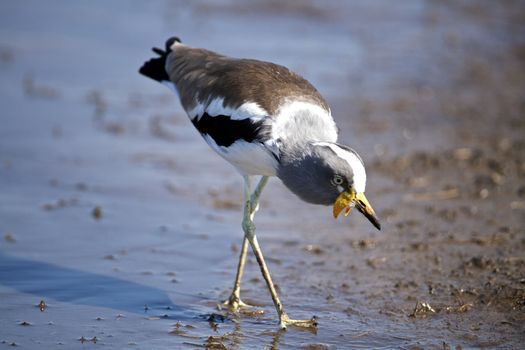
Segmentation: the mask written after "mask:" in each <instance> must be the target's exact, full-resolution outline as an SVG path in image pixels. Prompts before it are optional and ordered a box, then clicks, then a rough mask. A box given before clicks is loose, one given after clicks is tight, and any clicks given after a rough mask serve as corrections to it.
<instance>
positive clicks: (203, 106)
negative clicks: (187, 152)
mask: <svg viewBox="0 0 525 350" xmlns="http://www.w3.org/2000/svg"><path fill="white" fill-rule="evenodd" d="M186 112H187V113H188V116H189V117H190V118H192V119H193V118H195V117H197V119H198V118H200V117H202V115H203V114H204V113H205V112H206V113H208V115H209V116H211V117H215V116H218V115H226V116H229V117H230V118H231V119H234V120H242V119H248V118H251V119H253V120H260V119H263V118H266V117H268V112H267V111H266V110H265V109H264V108H262V107H261V106H259V105H258V104H257V103H256V102H245V103H243V104H242V105H240V106H239V107H237V108H231V107H225V106H224V98H223V97H217V98H214V99H213V100H211V101H210V102H209V103H197V104H196V105H195V107H193V108H192V109H191V110H188V111H186Z"/></svg>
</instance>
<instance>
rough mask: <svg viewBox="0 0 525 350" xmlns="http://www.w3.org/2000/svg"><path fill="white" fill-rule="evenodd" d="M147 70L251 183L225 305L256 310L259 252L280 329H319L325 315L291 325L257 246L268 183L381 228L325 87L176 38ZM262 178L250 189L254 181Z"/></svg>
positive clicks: (275, 67)
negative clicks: (253, 289)
mask: <svg viewBox="0 0 525 350" xmlns="http://www.w3.org/2000/svg"><path fill="white" fill-rule="evenodd" d="M152 51H153V52H154V53H155V54H156V56H155V57H153V58H151V59H149V60H148V61H146V62H145V63H144V64H143V65H142V66H141V67H140V69H139V73H140V74H142V75H144V76H146V77H149V78H151V79H153V80H155V81H157V82H159V83H161V84H163V85H165V86H167V87H168V88H170V89H171V90H173V91H174V92H175V94H176V95H178V98H179V100H180V103H181V105H182V107H183V109H184V110H185V112H186V114H187V116H188V117H189V119H190V121H191V123H192V124H193V125H194V127H195V128H196V129H197V131H198V132H199V133H200V134H201V136H202V137H203V138H204V140H205V141H206V142H207V143H208V145H209V146H210V147H211V148H212V149H213V150H214V151H215V152H216V153H218V154H219V155H220V156H221V157H222V158H224V159H225V160H226V161H228V162H229V163H231V164H232V165H233V166H234V167H235V168H236V169H237V170H238V171H239V173H240V174H241V175H242V177H243V180H244V186H243V189H244V202H243V203H244V205H243V219H242V225H241V227H242V229H243V232H244V238H243V243H242V247H241V253H240V257H239V262H238V266H237V271H236V276H235V281H234V285H233V289H232V292H231V295H230V297H229V298H228V299H227V300H226V301H225V302H224V304H225V305H226V306H228V307H229V309H230V310H233V311H238V310H239V309H240V308H242V307H248V306H249V305H247V304H245V303H244V302H243V301H242V300H241V297H240V285H241V278H242V274H243V269H244V264H245V259H246V254H247V251H248V246H250V247H251V249H252V251H253V253H254V255H255V258H256V260H257V263H258V265H259V267H260V270H261V273H262V275H263V277H264V280H265V282H266V285H267V287H268V289H269V292H270V294H271V297H272V301H273V304H274V306H275V309H276V311H277V315H278V318H279V327H280V328H281V329H286V328H287V327H288V326H297V327H306V328H311V327H314V328H315V327H317V318H316V317H315V316H314V317H312V318H311V319H307V320H296V319H292V318H290V317H289V316H288V314H287V313H286V311H285V309H284V306H283V304H282V303H281V301H280V299H279V296H278V295H277V291H276V289H275V285H274V283H273V281H272V278H271V275H270V272H269V270H268V266H267V265H266V262H265V259H264V256H263V253H262V250H261V247H260V245H259V242H258V239H257V235H256V231H255V224H254V217H255V213H256V212H257V211H258V209H259V199H260V197H261V193H262V192H263V190H264V188H265V186H266V184H267V183H268V179H269V178H270V177H272V176H273V177H277V178H279V179H280V180H281V181H282V183H283V184H284V185H285V186H286V187H287V188H288V189H289V190H290V191H291V192H292V193H294V194H295V195H297V196H298V197H299V198H300V199H302V200H303V201H306V202H308V203H313V204H319V205H325V206H326V205H331V206H332V214H333V217H334V218H337V217H338V216H339V215H340V213H341V212H343V210H344V215H345V216H346V215H348V214H349V212H350V210H351V209H352V208H354V207H355V208H356V209H357V210H358V211H359V212H361V213H362V214H364V216H365V217H366V218H367V219H368V220H369V221H370V222H371V223H372V224H373V225H374V226H375V227H376V228H377V229H378V230H380V229H381V225H380V222H379V219H378V217H377V215H376V214H375V212H374V209H373V208H372V206H371V205H370V203H369V201H368V200H367V198H366V196H365V194H364V192H365V187H366V171H365V167H364V163H363V160H362V159H361V157H360V156H359V155H358V154H357V152H356V151H355V150H353V149H352V148H350V147H348V146H345V145H343V144H340V143H337V138H338V128H337V126H336V124H335V121H334V119H333V118H332V115H331V111H330V107H329V105H328V103H327V102H326V100H325V99H324V98H323V97H322V96H321V94H320V93H319V92H318V91H317V89H316V88H315V87H314V86H313V85H312V84H311V83H309V82H308V81H307V80H306V79H304V78H303V77H301V76H300V75H298V74H296V73H294V72H293V71H291V70H290V69H288V68H286V67H284V66H281V65H278V64H274V63H270V62H265V61H260V60H256V59H245V58H232V57H228V56H225V55H222V54H219V53H216V52H213V51H210V50H207V49H203V48H194V47H190V46H187V45H186V44H183V43H182V42H181V40H180V39H179V38H178V37H171V38H169V39H168V40H167V41H166V43H165V48H164V49H160V48H158V47H153V48H152ZM257 179H258V183H257V185H256V186H255V187H254V188H253V190H252V182H253V181H255V180H257Z"/></svg>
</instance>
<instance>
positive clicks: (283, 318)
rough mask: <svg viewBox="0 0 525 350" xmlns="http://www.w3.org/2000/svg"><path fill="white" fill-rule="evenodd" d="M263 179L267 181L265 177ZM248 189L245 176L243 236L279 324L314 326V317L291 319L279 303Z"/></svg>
mask: <svg viewBox="0 0 525 350" xmlns="http://www.w3.org/2000/svg"><path fill="white" fill-rule="evenodd" d="M263 180H264V177H263V179H262V180H261V181H263ZM265 181H267V179H266V180H265ZM259 184H260V183H259ZM263 187H264V185H263ZM249 189H250V182H249V178H248V177H245V198H246V202H245V207H244V218H243V222H242V228H243V230H244V237H245V238H246V239H248V242H250V245H251V247H252V250H253V253H254V254H255V258H256V259H257V263H258V264H259V267H260V269H261V273H262V275H263V277H264V280H265V281H266V285H267V286H268V289H269V291H270V294H271V296H272V300H273V304H274V306H275V310H276V311H277V315H278V316H279V326H280V327H281V328H282V329H286V327H287V326H290V325H293V326H297V327H308V328H314V327H316V326H317V322H316V320H315V318H312V319H310V320H292V319H290V318H289V317H288V315H287V314H286V312H285V311H284V307H283V305H282V304H281V301H280V300H279V296H278V295H277V291H276V290H275V286H274V284H273V281H272V277H271V276H270V271H269V270H268V267H267V266H266V262H265V261H264V256H263V253H262V250H261V247H260V246H259V242H258V241H257V236H256V235H255V225H254V223H253V217H254V214H255V210H253V209H254V207H253V202H254V200H253V199H254V198H253V196H252V197H250V194H249V193H250V192H249ZM261 190H262V189H261ZM255 192H256V191H255ZM255 192H254V195H255V194H256V193H255ZM259 196H260V192H259V193H258V194H257V195H256V196H255V201H258V199H259ZM252 210H253V211H252Z"/></svg>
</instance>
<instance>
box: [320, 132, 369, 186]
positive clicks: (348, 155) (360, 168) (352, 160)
mask: <svg viewBox="0 0 525 350" xmlns="http://www.w3.org/2000/svg"><path fill="white" fill-rule="evenodd" d="M315 144H316V145H319V146H326V147H330V149H331V150H332V151H334V153H335V154H336V155H337V156H338V157H339V158H341V159H344V160H346V162H347V163H348V164H349V165H350V167H351V168H352V170H353V172H354V188H355V190H356V192H357V193H363V192H365V187H366V171H365V167H364V165H363V163H362V162H361V159H359V158H358V157H357V156H356V155H355V153H353V152H349V151H347V150H345V149H342V148H341V147H339V146H338V145H336V144H335V143H329V142H316V143H315Z"/></svg>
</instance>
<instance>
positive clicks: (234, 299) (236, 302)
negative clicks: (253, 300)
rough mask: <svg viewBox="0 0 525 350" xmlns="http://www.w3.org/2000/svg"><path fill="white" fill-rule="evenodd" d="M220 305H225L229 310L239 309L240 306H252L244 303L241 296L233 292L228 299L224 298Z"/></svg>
mask: <svg viewBox="0 0 525 350" xmlns="http://www.w3.org/2000/svg"><path fill="white" fill-rule="evenodd" d="M222 305H224V306H226V307H227V308H228V309H229V310H230V311H234V312H236V311H239V309H240V308H242V307H252V305H249V304H246V303H245V302H244V301H242V300H241V298H240V297H239V296H237V295H235V294H232V295H230V297H229V298H228V300H225V301H224V302H223V303H222Z"/></svg>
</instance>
